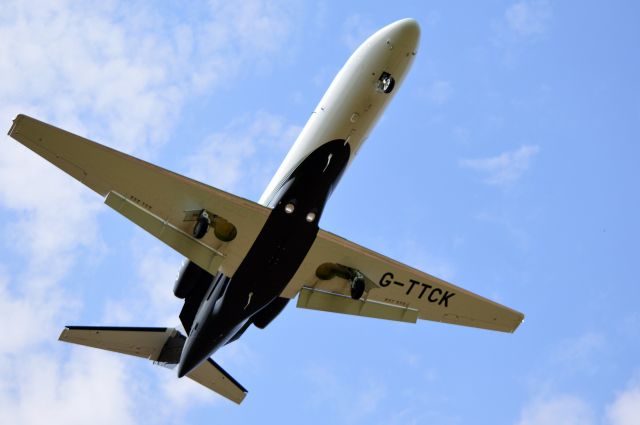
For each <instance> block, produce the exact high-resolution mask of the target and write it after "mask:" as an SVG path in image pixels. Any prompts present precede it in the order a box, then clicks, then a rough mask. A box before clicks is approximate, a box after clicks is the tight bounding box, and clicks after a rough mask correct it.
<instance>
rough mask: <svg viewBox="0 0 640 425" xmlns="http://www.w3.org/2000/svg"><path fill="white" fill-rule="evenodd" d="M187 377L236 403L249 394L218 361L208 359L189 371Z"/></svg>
mask: <svg viewBox="0 0 640 425" xmlns="http://www.w3.org/2000/svg"><path fill="white" fill-rule="evenodd" d="M186 376H187V378H191V379H193V380H194V381H196V382H197V383H198V384H200V385H204V386H205V387H207V388H209V389H210V390H212V391H215V392H217V393H218V394H220V395H221V396H224V397H226V398H228V399H229V400H231V401H233V402H234V403H238V404H240V403H242V400H244V398H245V397H246V395H247V390H246V389H245V388H244V387H243V386H242V385H240V384H239V383H238V381H236V380H235V379H233V377H232V376H231V375H229V374H228V373H227V372H225V370H224V369H223V368H221V367H220V365H218V364H217V363H216V362H214V361H213V360H211V358H209V359H207V361H205V362H203V363H202V364H201V365H200V366H198V367H197V368H195V369H194V370H192V371H191V372H189V373H188V374H187V375H186Z"/></svg>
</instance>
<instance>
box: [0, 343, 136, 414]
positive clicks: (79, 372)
mask: <svg viewBox="0 0 640 425" xmlns="http://www.w3.org/2000/svg"><path fill="white" fill-rule="evenodd" d="M16 357H19V358H15V357H14V356H0V364H2V365H3V367H0V373H1V374H2V379H1V380H0V382H3V384H0V411H1V412H2V420H3V422H4V423H11V424H24V425H28V424H42V423H48V424H86V423H92V424H114V423H117V424H125V425H126V424H133V423H136V420H135V416H134V413H133V407H134V406H133V400H132V398H131V397H130V395H131V394H130V390H131V383H130V382H128V381H129V380H130V379H131V377H130V376H127V375H128V374H127V373H126V372H125V369H124V365H123V363H122V362H120V361H119V360H118V359H117V358H116V357H114V356H112V355H108V354H107V353H104V352H99V351H84V350H83V351H77V352H76V351H74V352H73V353H72V356H71V357H70V358H69V359H68V360H67V361H62V359H61V358H60V356H59V355H58V354H53V353H52V352H51V351H50V352H49V353H47V354H44V353H42V354H39V353H34V352H31V353H22V354H20V355H17V356H16ZM16 365H19V367H15V366H16ZM11 366H13V367H11Z"/></svg>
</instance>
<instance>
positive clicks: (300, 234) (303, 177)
mask: <svg viewBox="0 0 640 425" xmlns="http://www.w3.org/2000/svg"><path fill="white" fill-rule="evenodd" d="M349 156H350V147H349V144H348V143H347V142H345V140H340V139H338V140H332V141H330V142H327V143H325V144H324V145H322V146H320V147H319V148H318V149H316V150H315V151H314V152H312V153H311V154H310V155H309V156H307V158H305V159H304V160H303V161H302V162H301V163H300V165H299V166H298V167H296V169H295V170H294V171H293V172H292V173H291V175H290V176H289V178H288V179H287V180H286V181H285V182H284V183H283V184H282V185H281V186H280V188H279V189H278V190H277V191H276V192H275V196H274V198H273V199H272V200H271V202H270V203H269V206H271V207H272V208H273V210H272V212H271V214H270V215H269V218H268V219H267V221H266V223H265V225H264V227H263V228H262V230H261V231H260V233H259V235H258V237H257V238H256V240H255V242H254V243H253V245H252V247H251V248H250V249H249V252H248V253H247V255H246V256H245V258H244V260H243V261H242V263H241V264H240V266H239V267H238V269H237V271H236V273H235V274H234V276H233V279H231V280H230V282H229V278H228V277H226V276H224V277H222V279H221V280H225V279H226V284H225V285H224V288H223V289H222V290H220V289H219V288H215V287H216V283H217V282H218V280H219V278H220V276H216V278H215V279H213V282H211V285H210V288H207V289H209V291H212V292H213V294H214V296H211V297H210V298H209V296H208V294H209V291H207V290H206V289H205V290H204V291H198V293H197V294H195V293H194V294H193V295H192V296H191V295H190V296H187V297H186V298H185V307H184V308H183V313H184V314H185V316H187V314H186V311H188V312H189V313H190V314H189V316H191V315H192V313H193V312H192V310H193V306H195V305H196V303H197V305H198V310H197V312H196V313H195V314H193V317H192V318H191V319H192V320H191V321H190V322H191V323H189V321H188V320H183V324H184V325H185V329H187V326H186V325H187V323H188V324H189V327H188V329H187V332H189V333H190V334H189V338H188V339H187V342H186V344H185V347H184V351H183V353H182V357H181V360H180V365H179V367H178V375H179V376H182V375H184V374H186V373H188V372H189V371H190V370H191V369H193V368H194V367H195V366H197V365H198V364H199V363H200V362H202V361H203V360H204V359H206V358H207V357H208V356H209V355H210V354H211V353H212V352H214V351H215V350H217V349H218V348H219V347H221V346H222V345H224V344H225V343H226V342H228V341H229V340H230V339H232V338H233V337H234V336H237V337H239V336H240V335H241V334H242V332H244V330H245V329H246V326H245V325H246V323H247V321H248V320H250V319H251V317H252V316H253V315H254V314H256V313H257V312H259V311H261V310H262V309H264V308H265V307H267V306H268V305H269V304H270V303H272V302H274V300H275V301H276V302H277V297H278V295H280V293H281V292H282V291H283V290H284V288H285V287H286V285H287V284H288V283H289V281H290V280H291V278H292V277H293V275H294V274H295V272H296V271H297V270H298V267H300V264H301V263H302V261H303V260H304V258H305V257H306V255H307V252H309V249H310V248H311V245H312V244H313V242H314V241H315V238H316V235H317V233H318V221H319V220H320V217H321V216H322V212H323V210H324V206H325V203H326V201H327V199H328V198H329V195H330V194H331V192H332V191H333V188H334V187H335V185H336V184H337V183H338V181H339V180H340V177H341V176H342V173H343V172H344V169H345V167H346V165H347V162H348V161H349ZM288 204H293V205H294V211H293V212H292V213H287V212H286V211H285V206H286V205H288ZM309 213H314V214H315V218H314V219H313V220H312V221H311V222H309V221H307V214H309ZM203 286H205V285H203ZM195 290H196V289H195V288H194V291H195ZM205 297H207V298H208V299H205ZM187 304H189V305H190V307H189V308H187ZM280 310H281V309H280ZM278 313H279V311H278V312H277V313H275V314H276V315H277V314H278ZM180 317H181V319H182V317H183V314H182V313H181V315H180ZM274 317H275V316H274ZM185 319H187V317H185ZM185 322H187V323H185Z"/></svg>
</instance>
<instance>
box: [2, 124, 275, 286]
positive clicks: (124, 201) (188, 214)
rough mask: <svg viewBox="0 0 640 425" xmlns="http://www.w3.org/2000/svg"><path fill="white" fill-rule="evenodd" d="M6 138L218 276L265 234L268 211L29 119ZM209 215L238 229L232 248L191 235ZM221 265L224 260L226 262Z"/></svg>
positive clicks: (210, 234)
mask: <svg viewBox="0 0 640 425" xmlns="http://www.w3.org/2000/svg"><path fill="white" fill-rule="evenodd" d="M9 135H10V136H11V137H13V138H14V139H16V140H17V141H18V142H20V143H22V144H23V145H25V146H26V147H27V148H29V149H31V150H32V151H34V152H35V153H37V154H38V155H40V156H42V157H43V158H44V159H46V160H47V161H49V162H51V163H52V164H54V165H55V166H57V167H58V168H60V169H61V170H63V171H64V172H66V173H67V174H69V175H70V176H72V177H74V178H75V179H77V180H78V181H80V182H82V183H83V184H85V185H86V186H87V187H89V188H90V189H92V190H94V191H95V192H97V193H99V194H100V195H102V196H104V197H105V203H106V204H107V205H109V206H110V207H111V208H113V209H114V210H116V211H118V212H119V213H120V214H122V215H123V216H125V217H126V218H128V219H129V220H131V221H133V222H134V223H136V224H138V225H139V226H141V227H142V228H144V229H145V230H147V231H148V232H149V233H151V234H153V235H154V236H156V237H157V238H158V239H160V240H161V241H162V242H164V243H166V244H167V245H169V246H170V247H172V248H173V249H175V250H176V251H178V252H180V253H181V254H183V255H185V256H186V257H187V258H189V259H190V260H192V261H193V262H195V263H196V264H198V265H199V266H200V267H201V268H203V269H205V270H207V271H209V272H210V273H211V274H215V272H216V271H217V270H218V268H219V267H220V266H221V265H222V267H223V268H224V271H225V274H227V275H228V276H232V275H233V273H234V272H235V269H236V268H237V266H238V265H239V264H240V262H241V261H242V259H243V258H244V256H245V254H246V252H247V251H248V250H249V248H250V247H251V245H252V244H253V242H254V241H255V238H256V237H257V235H258V234H259V232H260V230H261V229H262V227H263V225H264V223H265V221H266V219H267V217H268V215H269V213H270V209H269V208H266V207H264V206H262V205H259V204H257V203H255V202H252V201H249V200H247V199H243V198H240V197H238V196H235V195H232V194H230V193H227V192H224V191H222V190H219V189H216V188H214V187H211V186H208V185H206V184H203V183H200V182H198V181H195V180H192V179H189V178H187V177H184V176H181V175H179V174H176V173H173V172H171V171H169V170H166V169H163V168H160V167H158V166H155V165H153V164H150V163H147V162H145V161H142V160H140V159H137V158H135V157H132V156H129V155H126V154H124V153H122V152H119V151H116V150H114V149H111V148H108V147H106V146H103V145H100V144H98V143H95V142H92V141H91V140H88V139H85V138H83V137H80V136H77V135H75V134H72V133H69V132H67V131H65V130H62V129H59V128H57V127H54V126H52V125H49V124H47V123H44V122H41V121H38V120H36V119H33V118H31V117H28V116H26V115H18V116H17V117H16V119H15V120H14V122H13V126H12V127H11V129H10V130H9ZM200 210H206V211H207V212H209V214H210V215H214V216H216V217H220V218H222V219H224V220H225V221H227V222H229V223H231V224H233V226H234V227H235V228H236V229H237V235H236V236H235V238H234V239H233V240H232V241H230V242H225V241H222V240H220V239H218V238H216V236H215V234H214V232H208V233H207V234H206V235H205V236H204V237H203V238H202V239H196V238H194V237H193V236H192V230H193V227H194V221H193V220H194V219H193V212H194V211H200ZM223 260H224V261H223Z"/></svg>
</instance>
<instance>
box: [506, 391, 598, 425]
mask: <svg viewBox="0 0 640 425" xmlns="http://www.w3.org/2000/svg"><path fill="white" fill-rule="evenodd" d="M591 424H595V415H594V413H593V411H592V408H591V407H590V406H589V405H588V404H587V403H586V402H585V401H584V400H582V399H581V398H579V397H576V396H573V395H558V396H555V397H551V398H545V399H538V400H535V401H533V402H532V403H530V404H529V405H527V406H525V408H524V409H523V410H522V412H521V414H520V419H519V420H518V422H517V425H591Z"/></svg>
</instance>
